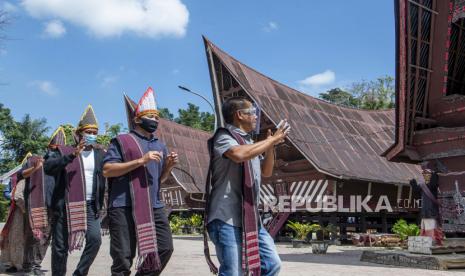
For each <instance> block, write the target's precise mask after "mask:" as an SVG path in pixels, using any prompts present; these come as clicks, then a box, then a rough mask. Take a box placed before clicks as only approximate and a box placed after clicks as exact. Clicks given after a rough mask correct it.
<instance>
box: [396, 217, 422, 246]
mask: <svg viewBox="0 0 465 276" xmlns="http://www.w3.org/2000/svg"><path fill="white" fill-rule="evenodd" d="M392 232H393V233H394V234H397V235H398V236H399V238H400V240H401V242H402V244H403V245H404V246H405V244H406V242H407V239H408V237H410V236H419V235H420V228H419V227H418V225H416V224H413V223H411V224H408V223H407V221H405V220H404V219H399V220H398V221H397V222H396V223H395V224H394V226H392Z"/></svg>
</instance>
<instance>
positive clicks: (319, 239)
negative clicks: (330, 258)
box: [312, 224, 337, 254]
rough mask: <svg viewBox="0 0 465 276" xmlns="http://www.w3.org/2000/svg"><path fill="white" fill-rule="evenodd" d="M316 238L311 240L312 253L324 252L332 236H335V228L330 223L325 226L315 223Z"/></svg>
mask: <svg viewBox="0 0 465 276" xmlns="http://www.w3.org/2000/svg"><path fill="white" fill-rule="evenodd" d="M314 229H315V230H316V240H312V253H313V254H326V252H327V251H328V246H329V243H330V240H331V238H332V237H335V235H336V232H337V228H336V226H334V225H332V224H328V225H327V226H326V227H325V226H320V225H316V226H314Z"/></svg>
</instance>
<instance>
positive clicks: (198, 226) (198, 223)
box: [189, 214, 203, 234]
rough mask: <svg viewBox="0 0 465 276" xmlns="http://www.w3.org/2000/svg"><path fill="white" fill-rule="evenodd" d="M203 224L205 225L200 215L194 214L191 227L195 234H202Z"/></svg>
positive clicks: (190, 219)
mask: <svg viewBox="0 0 465 276" xmlns="http://www.w3.org/2000/svg"><path fill="white" fill-rule="evenodd" d="M202 224H203V218H202V216H201V215H199V214H193V215H192V216H191V217H190V218H189V225H190V227H191V228H192V230H193V231H192V232H193V233H197V234H200V233H202Z"/></svg>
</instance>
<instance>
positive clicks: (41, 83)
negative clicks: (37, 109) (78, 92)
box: [29, 80, 58, 96]
mask: <svg viewBox="0 0 465 276" xmlns="http://www.w3.org/2000/svg"><path fill="white" fill-rule="evenodd" d="M29 86H31V87H34V88H36V89H39V91H40V92H42V93H44V94H47V95H49V96H53V95H56V94H57V93H58V89H57V88H56V87H55V85H54V84H53V83H52V82H51V81H47V80H36V81H33V82H31V83H30V84H29Z"/></svg>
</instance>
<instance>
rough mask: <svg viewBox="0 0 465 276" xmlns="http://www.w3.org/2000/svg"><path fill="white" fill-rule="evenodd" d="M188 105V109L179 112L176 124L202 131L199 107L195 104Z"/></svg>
mask: <svg viewBox="0 0 465 276" xmlns="http://www.w3.org/2000/svg"><path fill="white" fill-rule="evenodd" d="M187 105H188V106H187V109H179V110H178V112H179V117H178V118H176V119H175V121H176V123H178V124H182V125H185V126H189V127H193V128H197V129H202V124H201V120H200V112H199V107H198V106H196V105H195V104H193V103H188V104H187Z"/></svg>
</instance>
